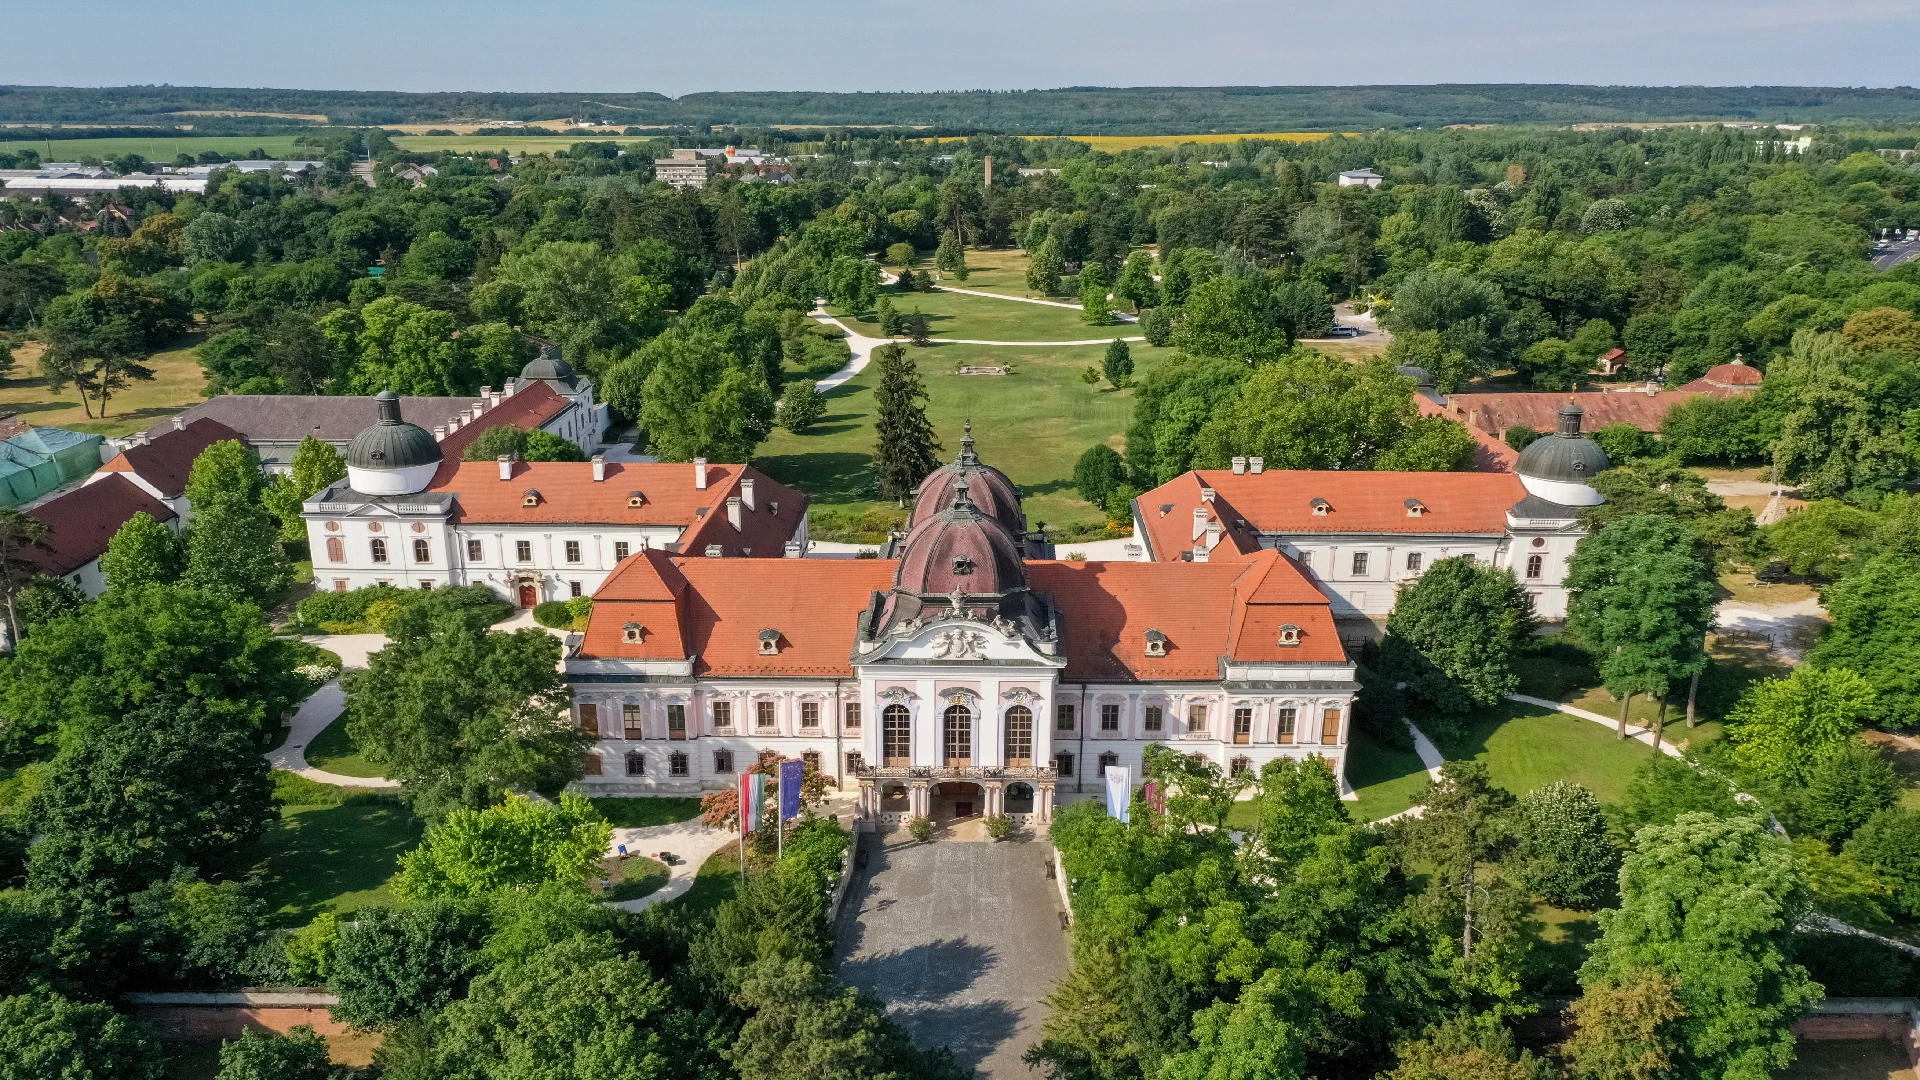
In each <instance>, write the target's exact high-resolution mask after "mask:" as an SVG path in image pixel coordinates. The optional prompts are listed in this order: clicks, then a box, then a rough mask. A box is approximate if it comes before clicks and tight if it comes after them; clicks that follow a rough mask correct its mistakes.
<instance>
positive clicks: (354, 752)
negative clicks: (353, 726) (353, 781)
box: [307, 712, 386, 779]
mask: <svg viewBox="0 0 1920 1080" xmlns="http://www.w3.org/2000/svg"><path fill="white" fill-rule="evenodd" d="M307 764H308V765H311V766H313V767H314V768H316V769H320V770H322V771H323V772H330V773H339V774H340V775H341V776H357V777H362V778H366V779H378V778H380V777H383V776H385V775H386V774H385V773H384V772H383V771H382V770H381V767H380V766H378V765H375V764H374V763H373V762H371V761H368V760H367V759H366V757H365V755H363V754H361V752H360V747H358V746H357V745H355V744H354V741H353V739H352V737H351V736H349V735H348V734H347V714H346V713H344V712H342V713H341V714H340V715H339V716H336V717H334V718H333V722H332V723H330V724H328V725H327V726H326V727H324V728H321V729H320V734H318V735H315V736H314V737H313V741H312V742H310V743H308V744H307Z"/></svg>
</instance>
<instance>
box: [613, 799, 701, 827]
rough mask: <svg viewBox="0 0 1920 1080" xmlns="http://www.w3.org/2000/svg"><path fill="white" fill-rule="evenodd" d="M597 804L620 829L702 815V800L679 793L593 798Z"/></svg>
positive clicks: (671, 822) (670, 822)
mask: <svg viewBox="0 0 1920 1080" xmlns="http://www.w3.org/2000/svg"><path fill="white" fill-rule="evenodd" d="M588 801H590V802H592V803H593V808H594V809H595V810H598V811H600V816H601V817H604V818H606V819H607V821H608V822H610V823H611V824H612V825H613V827H614V828H616V829H644V828H647V827H648V826H650V825H671V824H673V823H674V822H676V821H692V820H693V819H694V818H697V817H699V816H700V800H699V799H689V798H681V797H679V796H669V795H661V796H640V797H638V798H630V799H590V800H588Z"/></svg>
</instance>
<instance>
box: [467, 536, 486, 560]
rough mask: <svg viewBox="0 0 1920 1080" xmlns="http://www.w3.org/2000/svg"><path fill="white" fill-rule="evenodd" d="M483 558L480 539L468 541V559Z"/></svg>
mask: <svg viewBox="0 0 1920 1080" xmlns="http://www.w3.org/2000/svg"><path fill="white" fill-rule="evenodd" d="M481 558H482V556H481V549H480V541H478V540H469V541H467V561H468V562H479V561H480V560H481Z"/></svg>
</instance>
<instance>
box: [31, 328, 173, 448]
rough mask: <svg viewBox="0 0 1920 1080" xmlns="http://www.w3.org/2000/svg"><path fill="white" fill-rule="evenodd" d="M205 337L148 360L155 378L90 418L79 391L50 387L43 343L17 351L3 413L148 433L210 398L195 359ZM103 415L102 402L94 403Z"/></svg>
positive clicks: (51, 423)
mask: <svg viewBox="0 0 1920 1080" xmlns="http://www.w3.org/2000/svg"><path fill="white" fill-rule="evenodd" d="M201 340H202V336H201V335H198V334H188V335H185V336H183V337H182V338H181V339H180V340H179V341H178V342H176V343H175V347H174V348H171V349H168V350H166V351H164V352H158V353H155V354H153V355H152V356H150V357H148V358H147V360H146V365H147V366H148V367H150V368H152V369H153V378H151V379H143V380H138V381H135V382H133V383H131V384H129V385H128V386H127V388H126V389H125V390H122V391H121V392H119V393H118V394H115V395H113V396H112V397H110V398H108V399H107V416H106V418H105V419H104V420H103V419H100V418H98V417H97V416H94V417H89V416H88V415H87V413H88V411H89V408H88V407H83V406H82V405H81V402H80V392H79V391H78V390H75V389H74V388H73V387H71V386H69V387H67V388H66V389H65V390H62V391H61V392H60V393H57V394H56V393H54V392H53V391H51V390H48V389H47V384H46V380H45V379H43V378H41V377H40V375H39V374H38V372H39V366H40V345H39V344H38V343H37V342H30V343H28V344H25V345H22V346H19V347H18V348H16V349H14V353H13V355H14V363H13V370H11V371H8V372H5V373H4V374H5V376H6V377H5V378H0V411H5V412H12V413H18V414H20V419H22V420H25V421H27V422H28V423H30V424H39V425H42V426H44V427H59V428H69V429H71V430H73V431H85V432H89V433H91V434H95V435H131V434H132V433H134V432H136V431H145V430H146V429H148V428H150V427H152V426H153V425H154V424H155V423H157V422H158V421H159V420H160V419H161V418H162V417H167V416H172V415H173V414H174V413H177V412H182V411H184V410H186V409H189V408H192V407H193V406H195V405H198V404H200V402H201V401H203V400H205V399H204V398H202V397H201V396H200V391H201V390H202V389H204V388H205V387H206V385H207V372H206V369H205V368H203V367H201V366H200V361H198V360H197V359H195V358H194V355H193V350H194V347H195V346H197V345H198V344H200V342H201ZM90 407H91V411H93V412H94V413H98V412H99V408H100V406H99V403H98V402H92V403H91V406H90Z"/></svg>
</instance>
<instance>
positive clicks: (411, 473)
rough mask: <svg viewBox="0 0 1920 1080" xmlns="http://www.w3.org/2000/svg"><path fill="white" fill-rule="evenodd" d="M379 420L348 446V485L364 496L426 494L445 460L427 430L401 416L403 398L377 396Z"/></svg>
mask: <svg viewBox="0 0 1920 1080" xmlns="http://www.w3.org/2000/svg"><path fill="white" fill-rule="evenodd" d="M373 403H374V408H375V410H376V412H377V414H378V419H376V420H375V421H374V423H373V424H372V426H370V427H366V428H363V429H361V431H360V433H359V434H358V435H355V436H354V437H353V441H352V442H350V443H348V444H347V454H346V458H347V483H348V484H349V485H350V486H351V487H352V488H353V490H355V491H357V492H359V493H361V494H362V495H412V494H415V493H417V492H421V491H425V490H426V488H427V485H428V484H429V483H431V482H432V481H433V474H434V473H435V472H437V471H439V468H440V462H441V460H442V459H443V458H444V456H445V455H443V454H442V453H441V452H440V444H439V443H438V442H436V441H434V438H433V436H432V435H431V434H429V433H428V431H427V429H425V428H423V427H421V426H420V425H418V424H409V423H407V421H406V420H405V419H404V418H402V417H401V415H400V395H398V394H396V393H394V392H393V391H391V390H382V391H380V393H378V394H376V395H374V398H373Z"/></svg>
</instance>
